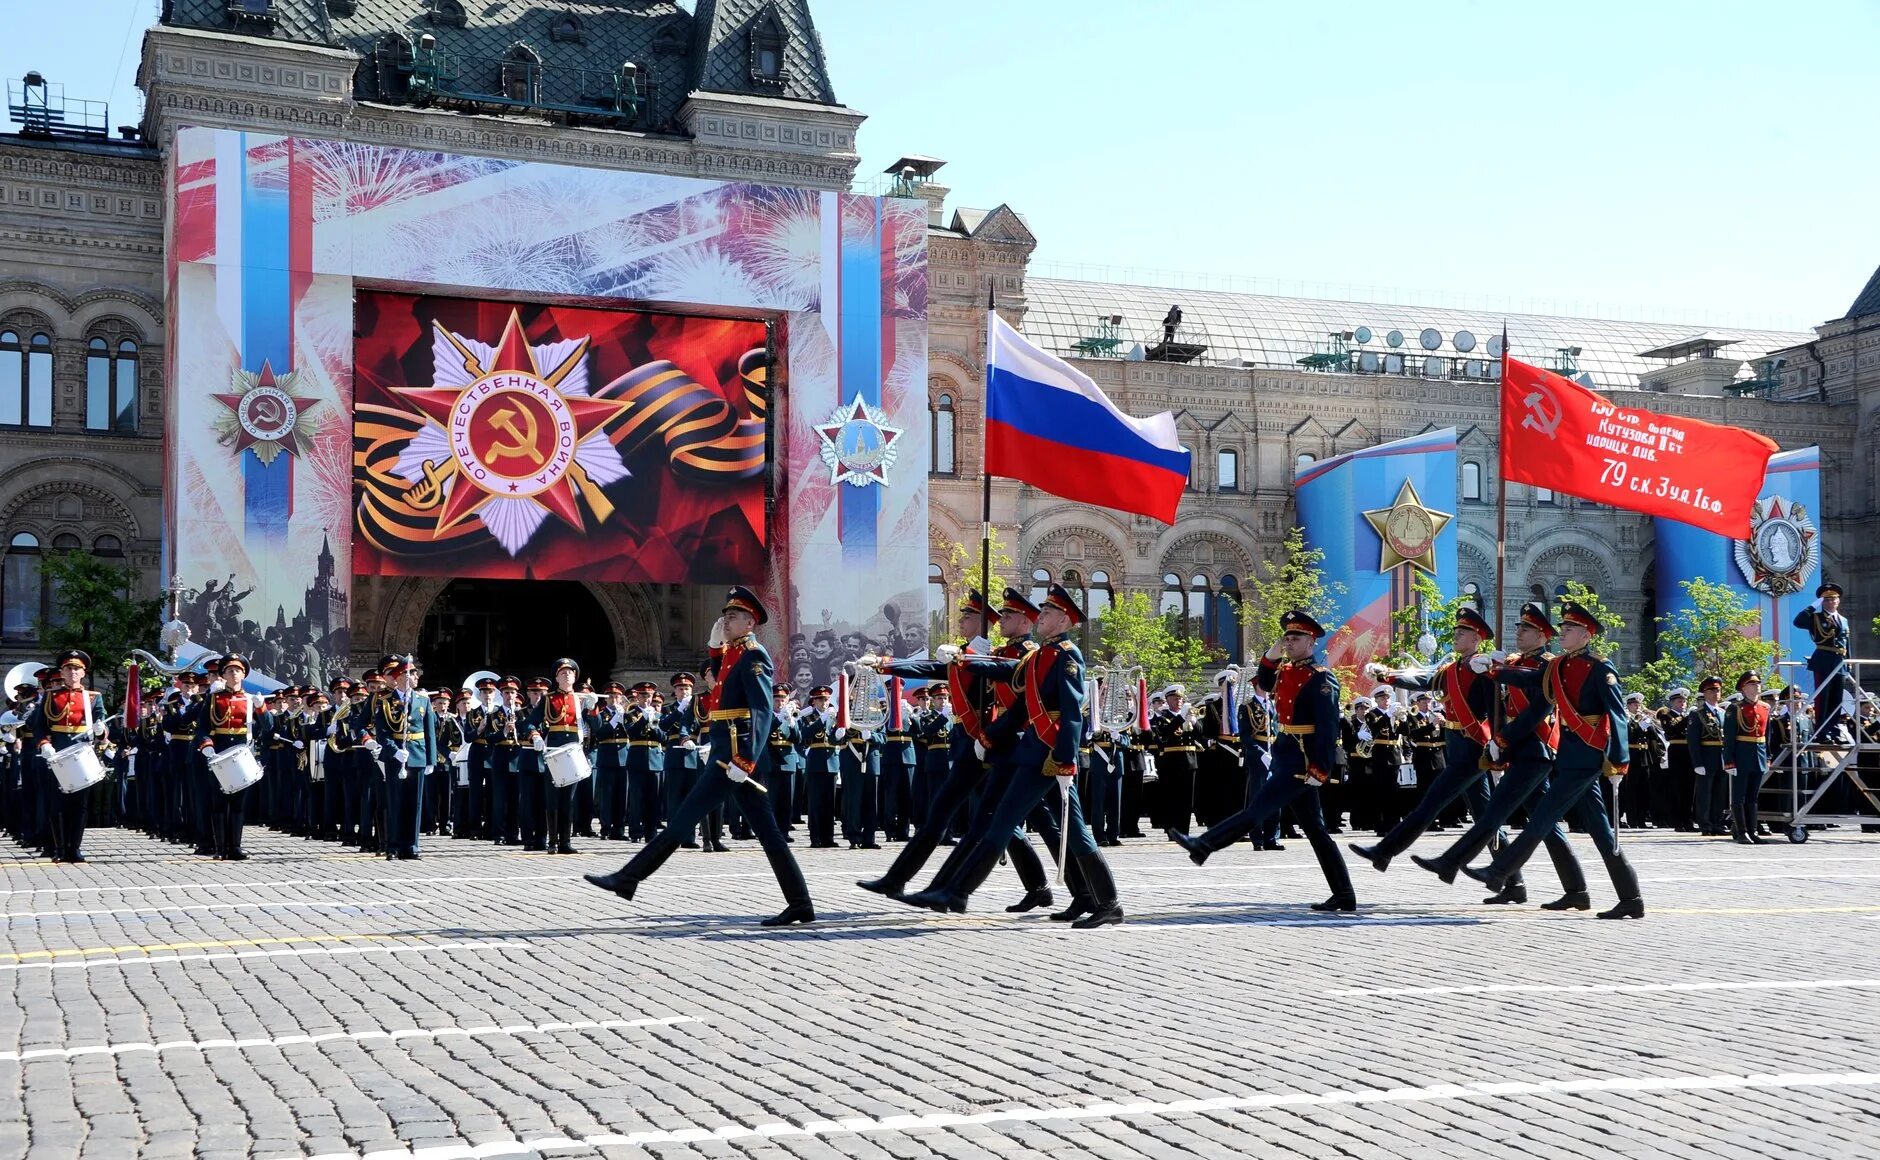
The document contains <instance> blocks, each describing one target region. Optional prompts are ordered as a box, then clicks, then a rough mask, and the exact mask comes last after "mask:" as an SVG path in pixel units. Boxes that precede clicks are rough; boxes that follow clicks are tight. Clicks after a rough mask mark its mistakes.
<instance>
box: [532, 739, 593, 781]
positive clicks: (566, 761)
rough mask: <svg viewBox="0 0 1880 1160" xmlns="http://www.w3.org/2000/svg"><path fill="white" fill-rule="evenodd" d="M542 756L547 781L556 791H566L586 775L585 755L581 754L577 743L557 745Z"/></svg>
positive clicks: (586, 763)
mask: <svg viewBox="0 0 1880 1160" xmlns="http://www.w3.org/2000/svg"><path fill="white" fill-rule="evenodd" d="M542 756H543V760H544V761H545V762H546V763H547V765H548V780H550V781H552V782H554V783H555V788H556V789H566V788H567V787H569V786H571V785H573V784H575V783H576V782H578V781H581V780H582V779H583V778H585V777H587V775H588V772H589V770H588V762H587V754H585V753H583V752H581V746H580V744H579V743H578V742H573V741H571V742H569V743H568V744H566V745H557V746H555V748H553V749H551V750H549V751H548V752H547V753H545V754H543V755H542Z"/></svg>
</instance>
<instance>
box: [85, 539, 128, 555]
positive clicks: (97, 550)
mask: <svg viewBox="0 0 1880 1160" xmlns="http://www.w3.org/2000/svg"><path fill="white" fill-rule="evenodd" d="M91 554H92V555H94V556H122V555H123V554H124V541H122V540H120V539H118V538H117V537H116V536H99V537H98V538H97V539H95V540H93V541H92V542H91Z"/></svg>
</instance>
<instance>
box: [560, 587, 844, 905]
mask: <svg viewBox="0 0 1880 1160" xmlns="http://www.w3.org/2000/svg"><path fill="white" fill-rule="evenodd" d="M768 619H769V614H768V613H767V612H765V610H764V605H763V603H762V602H761V601H759V600H758V599H757V595H756V594H755V593H753V592H752V591H751V590H750V589H748V588H745V587H743V586H741V585H733V586H732V588H731V591H730V593H729V594H728V595H727V596H726V598H725V607H724V614H723V617H722V619H721V623H722V625H723V632H724V642H725V643H724V646H723V651H722V653H719V654H718V656H717V658H716V659H717V664H718V683H717V685H716V687H715V689H714V698H715V701H714V703H713V705H712V708H711V711H710V714H709V718H708V719H709V722H710V726H711V730H710V736H711V756H710V758H709V759H708V764H707V766H706V768H705V770H704V771H703V772H702V773H701V774H700V775H699V779H698V782H697V784H696V785H694V786H693V788H692V792H691V793H689V794H687V795H686V798H685V800H684V801H683V802H680V803H679V808H678V809H677V810H676V811H674V812H673V815H672V817H671V818H670V819H668V824H667V826H666V828H665V829H664V830H661V831H660V833H659V835H658V836H657V837H655V838H653V839H652V840H651V841H649V842H648V843H647V844H646V848H645V849H643V850H641V851H640V852H639V853H638V854H635V855H634V856H633V859H632V861H630V862H628V863H627V864H626V865H625V866H622V867H621V868H620V869H619V870H617V871H615V872H614V873H612V874H588V875H584V877H585V878H586V879H587V880H588V881H589V882H592V883H593V884H594V885H596V886H598V887H600V888H601V889H603V890H610V891H612V892H614V893H615V894H617V895H619V896H620V897H622V898H625V899H629V900H631V899H632V898H633V894H634V891H635V890H637V889H638V888H639V885H640V883H641V882H644V881H645V880H646V879H647V878H649V877H651V876H652V875H653V874H654V873H655V872H656V871H657V870H658V869H659V868H660V866H662V865H663V864H664V863H665V861H666V859H668V858H670V857H672V853H673V851H674V850H676V849H678V848H679V837H680V835H682V834H689V833H691V832H692V828H693V827H694V826H696V825H698V823H699V819H701V818H703V817H704V816H705V815H706V813H707V812H708V811H710V810H713V809H716V808H717V807H719V806H720V805H721V804H722V803H723V802H724V801H725V800H726V799H727V798H732V799H735V800H736V801H737V804H738V808H739V809H740V810H742V811H743V813H744V816H745V818H746V819H748V820H749V823H750V827H751V830H752V832H753V833H754V834H755V835H756V837H757V840H758V842H759V843H760V844H762V846H763V848H764V855H765V857H767V858H768V859H769V860H770V869H771V872H772V873H773V874H775V875H776V876H777V885H778V887H779V888H780V889H781V890H782V891H783V897H784V899H785V901H786V903H787V905H786V906H785V907H784V909H783V911H782V912H781V913H779V914H776V915H774V916H772V917H770V918H767V919H765V920H764V925H765V926H787V925H789V924H791V923H798V922H803V923H808V922H814V921H816V910H815V907H814V906H812V905H811V903H810V898H809V884H808V883H807V882H805V881H804V880H803V871H802V869H801V868H800V867H798V866H797V864H796V858H795V857H794V856H793V855H792V854H791V853H790V847H789V844H788V843H787V842H785V841H784V837H783V831H782V829H780V828H779V827H778V825H777V816H776V814H775V813H774V812H773V811H772V810H771V808H770V803H769V802H768V801H767V800H766V799H765V792H764V787H763V783H762V782H761V781H758V780H753V778H752V776H751V775H752V774H754V773H761V772H763V769H764V764H765V762H766V761H768V759H769V754H768V752H767V749H768V747H767V746H766V745H765V744H764V741H765V739H766V738H768V737H769V736H770V719H771V716H772V714H773V713H774V712H775V710H774V708H773V707H772V704H771V688H772V681H773V677H774V674H775V669H774V668H773V666H772V664H771V660H770V653H769V652H767V651H766V650H765V649H764V646H763V645H761V644H759V643H758V640H757V636H756V634H755V630H756V628H757V626H758V625H760V624H763V623H764V622H765V621H766V620H768Z"/></svg>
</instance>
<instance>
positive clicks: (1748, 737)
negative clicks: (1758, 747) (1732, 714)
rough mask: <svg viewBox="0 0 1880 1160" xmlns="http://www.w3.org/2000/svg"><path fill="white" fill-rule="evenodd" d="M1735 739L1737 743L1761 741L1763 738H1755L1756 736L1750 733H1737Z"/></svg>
mask: <svg viewBox="0 0 1880 1160" xmlns="http://www.w3.org/2000/svg"><path fill="white" fill-rule="evenodd" d="M1736 739H1737V740H1738V741H1761V740H1763V738H1761V737H1757V736H1756V735H1754V734H1751V733H1738V734H1737V735H1736Z"/></svg>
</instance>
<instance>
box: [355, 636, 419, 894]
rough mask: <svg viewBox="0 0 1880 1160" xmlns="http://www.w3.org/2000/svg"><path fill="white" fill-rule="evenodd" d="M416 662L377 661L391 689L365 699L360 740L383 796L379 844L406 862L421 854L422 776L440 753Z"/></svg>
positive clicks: (395, 658) (389, 854)
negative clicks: (372, 763) (376, 771)
mask: <svg viewBox="0 0 1880 1160" xmlns="http://www.w3.org/2000/svg"><path fill="white" fill-rule="evenodd" d="M414 663H415V662H414V661H413V660H412V658H411V657H409V656H388V657H386V658H385V659H384V660H382V661H380V662H379V671H380V672H381V673H382V674H384V675H386V676H388V677H389V678H391V688H389V689H381V690H379V691H378V692H377V693H376V694H375V695H374V696H373V697H372V699H371V700H370V701H369V702H367V706H366V712H367V717H366V725H365V729H364V730H363V731H362V732H361V734H360V744H361V745H363V746H364V747H365V748H366V750H367V751H368V752H370V753H371V754H372V756H373V757H374V758H375V759H376V760H377V762H378V764H379V771H380V772H379V778H378V784H377V785H376V786H375V787H374V788H375V791H376V792H378V793H380V794H383V795H384V805H383V808H382V810H381V815H382V816H383V818H384V825H385V830H384V833H382V834H381V835H380V836H379V843H380V847H381V849H382V850H383V852H384V854H385V856H386V857H387V858H401V859H405V860H407V861H409V860H411V859H413V858H416V857H418V831H419V829H420V828H421V827H422V825H423V817H422V815H423V812H424V777H425V774H426V773H427V772H429V771H430V768H431V763H432V756H433V755H434V754H436V752H437V717H436V715H435V714H434V713H433V712H432V710H431V700H430V698H428V697H426V696H425V695H424V694H423V693H421V692H419V691H418V689H417V679H416V678H417V674H416V673H415V672H414Z"/></svg>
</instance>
